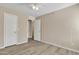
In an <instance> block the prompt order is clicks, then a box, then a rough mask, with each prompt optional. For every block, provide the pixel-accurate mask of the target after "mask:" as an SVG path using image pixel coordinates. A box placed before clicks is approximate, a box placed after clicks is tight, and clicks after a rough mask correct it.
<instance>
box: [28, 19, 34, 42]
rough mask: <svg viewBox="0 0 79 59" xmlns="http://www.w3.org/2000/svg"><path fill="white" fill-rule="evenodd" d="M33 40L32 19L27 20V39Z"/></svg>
mask: <svg viewBox="0 0 79 59" xmlns="http://www.w3.org/2000/svg"><path fill="white" fill-rule="evenodd" d="M31 40H34V28H33V21H32V20H28V41H31Z"/></svg>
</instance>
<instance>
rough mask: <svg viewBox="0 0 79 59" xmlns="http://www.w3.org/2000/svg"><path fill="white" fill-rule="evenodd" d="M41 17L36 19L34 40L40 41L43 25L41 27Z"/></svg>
mask: <svg viewBox="0 0 79 59" xmlns="http://www.w3.org/2000/svg"><path fill="white" fill-rule="evenodd" d="M40 25H41V24H40V19H38V20H35V21H34V40H37V41H40V39H41V38H40V37H41V36H40V33H41V31H40V30H41V29H40V28H41V27H40Z"/></svg>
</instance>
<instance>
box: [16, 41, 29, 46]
mask: <svg viewBox="0 0 79 59" xmlns="http://www.w3.org/2000/svg"><path fill="white" fill-rule="evenodd" d="M27 42H28V41H23V42H18V43H17V44H16V45H19V44H23V43H27Z"/></svg>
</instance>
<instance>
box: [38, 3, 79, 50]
mask: <svg viewBox="0 0 79 59" xmlns="http://www.w3.org/2000/svg"><path fill="white" fill-rule="evenodd" d="M38 18H40V19H41V23H42V24H41V41H43V42H49V43H52V44H55V45H58V46H61V47H65V48H69V49H73V50H76V51H79V5H78V4H77V5H74V6H71V7H68V8H65V9H62V10H59V11H55V12H53V13H50V14H46V15H43V16H40V17H38Z"/></svg>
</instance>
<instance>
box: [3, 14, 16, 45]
mask: <svg viewBox="0 0 79 59" xmlns="http://www.w3.org/2000/svg"><path fill="white" fill-rule="evenodd" d="M16 32H17V16H16V15H13V14H8V13H4V46H5V47H7V46H11V45H14V44H16V42H17V33H16Z"/></svg>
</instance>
